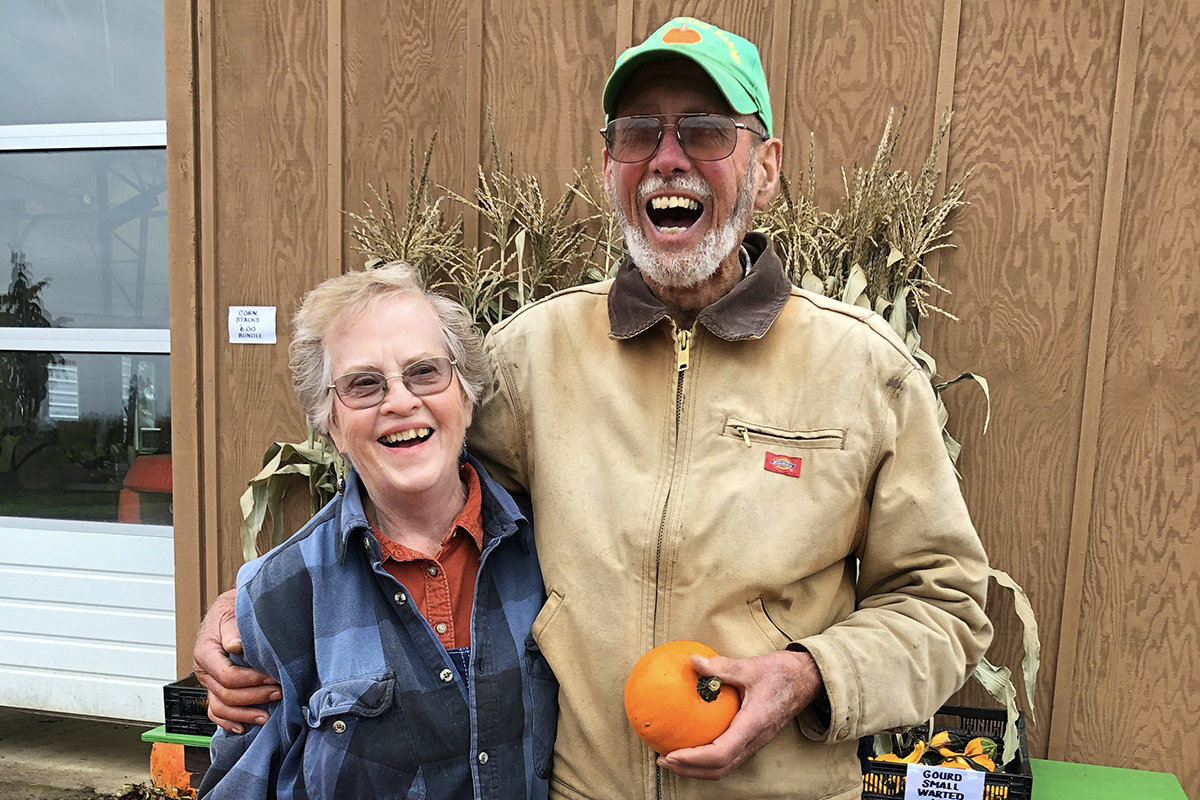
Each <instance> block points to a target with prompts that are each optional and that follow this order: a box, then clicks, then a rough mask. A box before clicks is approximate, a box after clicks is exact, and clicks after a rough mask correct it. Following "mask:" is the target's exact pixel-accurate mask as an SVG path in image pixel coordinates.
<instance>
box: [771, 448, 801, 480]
mask: <svg viewBox="0 0 1200 800" xmlns="http://www.w3.org/2000/svg"><path fill="white" fill-rule="evenodd" d="M763 469H765V470H766V471H767V472H776V473H779V474H780V475H788V476H790V477H793V478H799V477H800V459H799V458H797V457H796V456H781V455H779V454H777V453H772V452H771V451H770V450H768V451H767V459H766V462H765V463H764V464H763Z"/></svg>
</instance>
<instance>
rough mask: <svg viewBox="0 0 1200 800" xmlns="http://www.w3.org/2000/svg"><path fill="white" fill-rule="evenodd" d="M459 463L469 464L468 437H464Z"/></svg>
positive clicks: (459, 452) (459, 453)
mask: <svg viewBox="0 0 1200 800" xmlns="http://www.w3.org/2000/svg"><path fill="white" fill-rule="evenodd" d="M458 463H459V464H465V463H467V437H466V436H464V437H463V443H462V449H461V450H459V451H458Z"/></svg>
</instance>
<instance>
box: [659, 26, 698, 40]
mask: <svg viewBox="0 0 1200 800" xmlns="http://www.w3.org/2000/svg"><path fill="white" fill-rule="evenodd" d="M662 40H663V44H699V43H700V31H698V30H696V29H695V28H687V27H684V26H682V25H680V26H679V27H678V28H671V30H669V31H667V32H666V33H664V34H663V38H662Z"/></svg>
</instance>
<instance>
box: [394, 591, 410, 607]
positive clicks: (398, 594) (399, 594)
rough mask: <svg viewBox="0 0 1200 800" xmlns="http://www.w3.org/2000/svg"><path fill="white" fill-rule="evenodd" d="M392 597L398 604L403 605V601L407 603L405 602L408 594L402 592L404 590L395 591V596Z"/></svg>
mask: <svg viewBox="0 0 1200 800" xmlns="http://www.w3.org/2000/svg"><path fill="white" fill-rule="evenodd" d="M393 599H394V600H395V601H396V602H397V603H398V604H400V605H404V604H405V603H407V602H408V595H406V594H404V592H396V595H395V597H394V598H393Z"/></svg>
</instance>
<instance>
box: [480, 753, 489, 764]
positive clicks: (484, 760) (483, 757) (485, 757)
mask: <svg viewBox="0 0 1200 800" xmlns="http://www.w3.org/2000/svg"><path fill="white" fill-rule="evenodd" d="M487 762H488V754H487V753H480V754H479V763H480V764H486V763H487Z"/></svg>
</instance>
